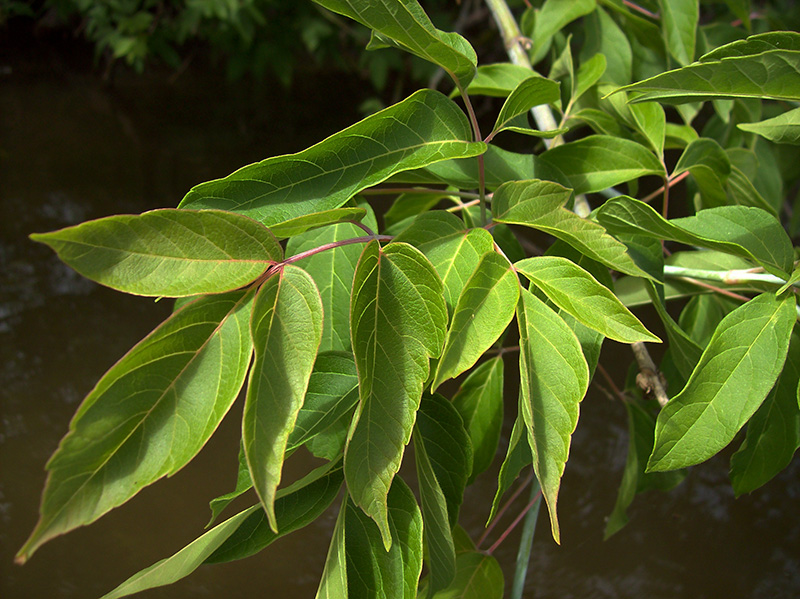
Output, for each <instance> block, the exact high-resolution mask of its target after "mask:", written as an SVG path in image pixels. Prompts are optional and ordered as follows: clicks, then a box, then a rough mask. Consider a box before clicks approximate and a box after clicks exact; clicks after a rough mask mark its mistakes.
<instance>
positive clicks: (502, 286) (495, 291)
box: [431, 252, 519, 390]
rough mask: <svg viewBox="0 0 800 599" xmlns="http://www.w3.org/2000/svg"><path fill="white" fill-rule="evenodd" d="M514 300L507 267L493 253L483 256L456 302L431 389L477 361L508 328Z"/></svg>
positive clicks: (512, 279)
mask: <svg viewBox="0 0 800 599" xmlns="http://www.w3.org/2000/svg"><path fill="white" fill-rule="evenodd" d="M518 298H519V280H518V279H517V275H516V273H515V272H514V269H513V268H512V267H511V264H510V263H509V262H508V260H507V259H506V258H505V257H503V256H501V255H500V254H498V253H497V252H489V253H488V254H485V255H484V256H483V258H482V259H481V261H480V263H479V264H478V266H477V267H476V268H475V271H474V272H473V273H472V276H470V278H469V279H468V280H467V281H466V283H465V284H464V289H463V290H462V292H461V295H460V296H459V298H458V302H457V303H456V306H455V309H454V311H453V319H452V322H451V323H450V328H449V329H448V330H447V337H446V338H445V343H444V349H443V350H442V356H441V358H440V360H439V363H438V366H437V368H436V373H435V375H434V377H433V383H432V385H431V389H434V390H435V389H436V388H437V387H438V386H439V385H440V384H441V383H442V382H444V381H446V380H448V379H451V378H455V377H457V376H458V375H459V374H461V373H462V372H465V371H466V370H468V369H469V368H471V367H472V366H473V365H474V364H475V362H477V361H478V359H479V358H480V357H481V356H482V355H483V353H484V352H485V351H486V350H487V349H489V347H491V345H492V344H493V343H494V342H495V341H497V339H498V338H499V337H500V335H501V334H502V333H503V331H505V330H506V327H508V325H509V323H510V322H511V319H512V318H513V317H514V309H515V307H516V305H517V299H518Z"/></svg>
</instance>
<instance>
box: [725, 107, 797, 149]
mask: <svg viewBox="0 0 800 599" xmlns="http://www.w3.org/2000/svg"><path fill="white" fill-rule="evenodd" d="M736 126H737V127H738V128H739V129H741V130H742V131H749V132H750V133H755V134H757V135H760V136H761V137H764V138H766V139H768V140H770V141H773V142H775V143H777V144H792V145H795V146H796V145H800V108H794V109H792V110H789V111H787V112H784V113H783V114H781V115H778V116H776V117H773V118H771V119H765V120H763V121H759V122H758V123H740V124H738V125H736Z"/></svg>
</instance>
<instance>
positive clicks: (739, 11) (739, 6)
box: [725, 0, 752, 31]
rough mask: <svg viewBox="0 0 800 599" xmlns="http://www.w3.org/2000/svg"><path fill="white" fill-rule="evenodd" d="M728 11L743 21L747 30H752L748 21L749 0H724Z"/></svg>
mask: <svg viewBox="0 0 800 599" xmlns="http://www.w3.org/2000/svg"><path fill="white" fill-rule="evenodd" d="M725 4H727V5H728V8H729V9H730V11H731V12H732V13H733V14H734V15H736V17H737V18H738V19H739V20H740V21H742V22H743V23H744V26H745V27H746V28H747V31H751V30H752V26H751V23H750V0H725Z"/></svg>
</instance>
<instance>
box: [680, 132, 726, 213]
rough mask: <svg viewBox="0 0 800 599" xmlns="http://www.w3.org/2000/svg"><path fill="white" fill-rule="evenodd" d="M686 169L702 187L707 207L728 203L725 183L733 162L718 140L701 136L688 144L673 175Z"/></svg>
mask: <svg viewBox="0 0 800 599" xmlns="http://www.w3.org/2000/svg"><path fill="white" fill-rule="evenodd" d="M685 171H689V172H690V173H691V174H692V177H693V178H694V180H695V182H696V183H697V186H698V187H699V188H700V193H701V194H702V196H703V200H704V206H705V207H708V208H712V207H715V206H725V205H727V204H728V197H727V194H726V193H725V183H726V182H727V180H728V177H729V175H730V173H731V162H730V159H729V158H728V155H727V154H726V153H725V150H723V149H722V147H721V146H720V145H719V144H718V143H717V142H716V141H714V140H713V139H709V138H707V137H701V138H700V139H697V140H695V141H693V142H691V143H690V144H689V145H688V146H686V149H685V150H684V151H683V154H681V157H680V159H679V160H678V164H676V165H675V170H674V171H673V172H672V176H673V177H677V176H678V175H680V174H681V173H683V172H685Z"/></svg>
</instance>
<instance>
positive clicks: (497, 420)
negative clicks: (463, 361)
mask: <svg viewBox="0 0 800 599" xmlns="http://www.w3.org/2000/svg"><path fill="white" fill-rule="evenodd" d="M453 407H454V408H455V409H456V410H457V411H458V413H459V415H460V416H461V420H462V421H463V422H464V427H465V428H466V430H467V433H468V434H469V439H470V443H471V445H472V452H473V453H472V472H471V473H470V475H469V479H468V481H467V484H470V483H471V482H472V481H474V480H475V478H476V477H477V476H478V475H479V474H480V473H481V472H483V471H484V470H486V469H487V468H488V467H489V465H490V464H491V463H492V461H493V460H494V456H495V453H497V444H498V443H499V442H500V431H501V430H502V426H503V358H502V357H501V356H497V357H494V358H491V359H489V360H487V361H486V362H483V363H482V364H480V365H479V366H478V367H477V368H475V369H474V370H473V371H472V372H470V373H469V376H468V377H467V378H466V379H465V380H464V382H463V383H462V384H461V387H460V388H459V390H458V391H457V392H456V394H455V396H454V397H453Z"/></svg>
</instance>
